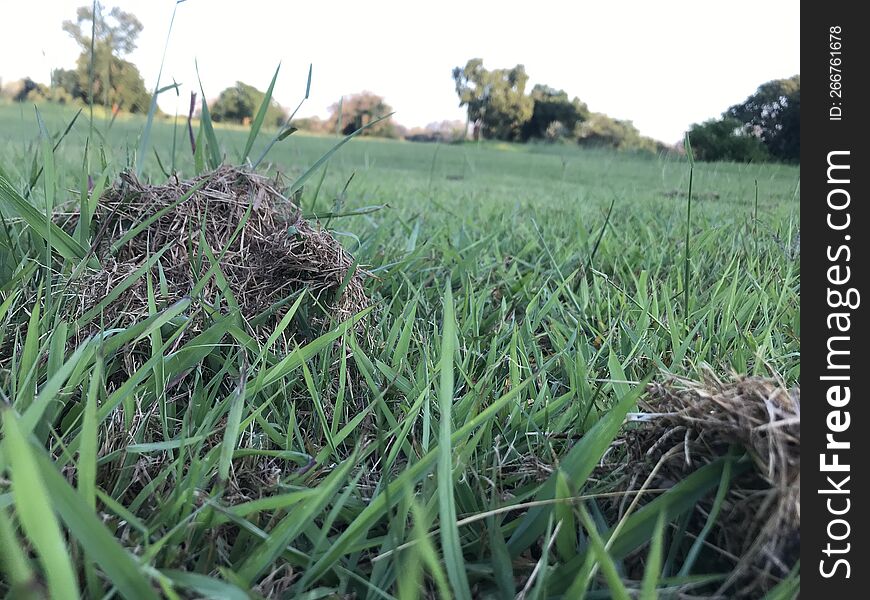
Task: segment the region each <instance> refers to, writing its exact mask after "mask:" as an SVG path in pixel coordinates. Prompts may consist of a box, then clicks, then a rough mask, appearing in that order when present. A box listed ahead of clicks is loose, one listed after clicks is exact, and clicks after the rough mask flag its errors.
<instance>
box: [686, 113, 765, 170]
mask: <svg viewBox="0 0 870 600" xmlns="http://www.w3.org/2000/svg"><path fill="white" fill-rule="evenodd" d="M689 139H691V141H692V152H693V153H694V155H695V158H697V159H698V160H705V161H717V160H730V161H734V162H760V161H765V160H767V159H768V158H769V157H770V155H769V154H768V152H767V148H766V147H765V145H764V143H763V142H762V141H761V140H760V139H759V138H758V137H757V136H755V135H752V134H751V133H748V132H747V131H746V129H745V128H744V125H743V123H742V122H740V121H738V120H737V119H735V118H733V117H725V118H724V119H711V120H709V121H705V122H704V123H701V124H695V125H692V128H691V129H690V130H689Z"/></svg>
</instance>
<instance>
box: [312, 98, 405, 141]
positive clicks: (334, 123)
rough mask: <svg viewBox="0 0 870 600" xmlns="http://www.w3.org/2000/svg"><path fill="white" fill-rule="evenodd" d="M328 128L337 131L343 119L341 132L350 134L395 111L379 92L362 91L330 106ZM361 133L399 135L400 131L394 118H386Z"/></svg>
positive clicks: (387, 135) (379, 135) (378, 135)
mask: <svg viewBox="0 0 870 600" xmlns="http://www.w3.org/2000/svg"><path fill="white" fill-rule="evenodd" d="M329 112H330V115H329V119H328V121H327V129H328V130H329V131H335V130H336V129H337V128H338V126H339V118H340V119H341V133H342V134H344V135H350V134H351V133H353V132H354V131H356V130H357V129H361V128H363V127H365V126H366V125H368V124H369V123H371V122H372V121H374V120H375V119H377V118H379V117H382V116H384V115H387V114H389V113H391V112H393V109H392V107H390V105H389V104H387V103H386V101H385V100H384V99H383V98H382V97H381V96H378V95H377V94H374V93H372V92H360V93H359V94H352V95H350V96H345V97H344V98H342V100H341V102H336V103H335V104H333V105H332V106H331V107H330V108H329ZM360 135H367V136H373V137H398V131H397V129H396V125H395V123H393V120H392V118H390V119H384V120H383V121H380V122H379V123H377V124H376V125H373V126H371V127H368V128H367V129H365V130H364V131H363V132H362V133H360Z"/></svg>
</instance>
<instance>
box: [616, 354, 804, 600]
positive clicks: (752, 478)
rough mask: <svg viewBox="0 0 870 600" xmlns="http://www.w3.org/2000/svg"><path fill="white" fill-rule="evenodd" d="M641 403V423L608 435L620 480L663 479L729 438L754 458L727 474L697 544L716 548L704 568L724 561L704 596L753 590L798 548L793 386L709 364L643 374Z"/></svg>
mask: <svg viewBox="0 0 870 600" xmlns="http://www.w3.org/2000/svg"><path fill="white" fill-rule="evenodd" d="M642 408H643V409H644V411H645V412H644V413H639V414H637V415H635V419H636V420H638V421H640V422H641V424H640V426H639V427H637V428H632V429H629V430H627V431H626V432H625V434H624V435H623V436H622V437H621V438H620V439H619V440H618V441H617V443H618V444H620V445H624V447H625V451H626V452H627V457H626V463H625V465H627V467H625V468H626V475H625V477H624V479H623V482H622V487H623V489H626V490H636V489H638V487H639V486H638V484H639V483H641V482H644V483H645V484H646V485H647V487H651V488H668V487H670V486H672V485H674V484H675V483H677V482H679V481H680V480H682V479H684V478H685V477H686V476H687V475H688V474H689V473H691V472H692V471H694V470H695V469H697V468H699V467H701V466H702V465H704V464H707V463H709V462H710V461H712V460H715V459H716V458H719V457H722V456H725V455H726V454H728V453H729V451H730V449H731V448H732V447H735V446H736V447H739V448H742V449H743V450H745V452H746V453H747V454H748V456H749V457H750V458H751V460H752V463H753V468H751V469H750V470H749V471H748V472H747V473H743V474H742V475H739V476H736V477H735V478H733V479H732V481H731V486H730V489H729V491H728V493H727V495H726V496H725V500H724V503H723V506H722V509H721V512H720V514H719V518H718V520H717V521H718V522H717V524H716V527H715V529H714V530H713V531H712V532H711V533H710V535H709V536H708V537H707V542H708V550H709V551H710V552H708V550H705V552H706V553H708V555H713V556H716V559H715V560H713V563H715V564H710V565H707V566H709V572H716V571H721V570H723V569H722V565H730V566H731V576H730V577H729V578H728V579H727V580H726V581H724V582H723V583H722V584H721V585H720V586H719V588H718V589H717V590H715V591H713V590H711V591H712V596H713V597H727V598H754V597H759V596H760V595H762V593H763V592H764V591H766V590H769V589H770V588H772V587H773V586H774V585H775V584H776V583H778V582H779V581H781V580H782V579H783V578H784V577H785V576H786V575H787V574H788V573H789V571H790V570H791V569H792V567H794V565H795V564H796V562H797V560H798V557H799V550H800V537H799V528H800V388H799V387H798V388H794V389H792V390H788V389H786V387H785V386H784V385H783V384H782V383H781V382H778V381H775V380H772V379H765V378H761V377H749V376H735V377H734V378H733V379H731V380H728V381H722V380H721V379H719V378H717V377H716V376H715V375H713V374H712V372H709V371H708V372H706V373H705V375H704V377H703V380H702V381H691V380H688V379H681V378H675V377H669V378H668V379H667V380H665V381H664V382H661V383H653V384H651V385H650V386H649V389H648V398H647V400H646V402H645V403H642ZM651 475H652V477H650V476H651ZM711 505H712V495H711V497H709V498H708V499H707V500H706V501H704V502H701V503H699V506H698V507H697V509H696V514H695V515H694V518H693V519H692V520H690V522H689V529H688V531H689V533H690V535H691V534H697V533H699V532H700V530H701V528H702V527H703V525H704V523H705V521H706V518H707V515H708V514H709V512H710V509H711ZM710 545H712V548H711V547H710ZM720 559H721V560H720ZM699 567H701V563H699V564H698V567H696V570H697V569H698V568H699ZM717 567H718V568H717Z"/></svg>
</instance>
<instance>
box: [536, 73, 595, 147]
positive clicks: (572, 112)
mask: <svg viewBox="0 0 870 600" xmlns="http://www.w3.org/2000/svg"><path fill="white" fill-rule="evenodd" d="M531 98H532V102H533V103H534V104H533V108H532V116H531V117H530V118H529V120H528V121H526V122H525V123H523V127H522V139H523V141H527V140H530V139H533V138H539V139H549V138H552V137H554V132H558V131H559V130H564V131H565V132H566V133H567V134H570V133H571V132H573V131H574V129H575V127H576V126H577V124H578V123H580V122H582V121H585V120H586V119H588V118H589V115H590V113H589V108H588V107H587V106H586V104H585V103H583V102H581V101H580V99H579V98H574V99H573V100H570V99H569V98H568V94H567V92H565V91H564V90H557V89H555V88H551V87H550V86H548V85H541V84H538V85H536V86H535V87H534V88H532V93H531Z"/></svg>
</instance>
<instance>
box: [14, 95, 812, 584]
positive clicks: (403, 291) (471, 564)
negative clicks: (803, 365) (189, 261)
mask: <svg viewBox="0 0 870 600" xmlns="http://www.w3.org/2000/svg"><path fill="white" fill-rule="evenodd" d="M40 112H41V114H42V115H43V118H44V121H45V127H46V129H47V132H48V134H49V136H52V135H53V136H54V138H53V139H51V141H49V140H48V139H47V138H46V139H43V140H40V127H39V124H38V122H37V118H36V113H35V111H34V110H33V107H32V106H29V105H11V104H0V175H2V176H3V177H5V179H6V180H7V181H8V182H9V184H10V186H11V189H12V190H13V192H14V193H17V194H18V195H20V196H22V197H25V196H27V197H28V199H29V201H30V202H31V203H32V205H33V206H35V207H40V208H43V207H45V206H46V202H47V201H50V202H51V204H52V205H54V206H59V205H62V204H63V203H65V202H69V203H70V204H69V205H67V206H66V207H64V210H72V209H76V207H77V206H78V203H79V197H80V193H79V190H80V189H81V188H82V185H83V181H84V180H86V177H85V173H84V172H83V167H82V165H83V160H84V156H85V145H86V140H87V139H88V136H89V131H90V123H89V120H88V114H87V112H88V111H87V109H85V110H84V111H83V113H82V114H81V115H80V116H79V118H78V120H77V121H76V122H75V124H74V126H73V128H72V129H71V130H70V132H69V134H68V135H66V136H65V137H63V139H62V140H60V145H59V146H58V148H57V150H56V151H55V152H54V157H53V159H52V160H46V152H45V148H47V147H50V146H51V145H52V144H53V143H54V142H57V141H58V140H59V139H60V134H62V133H63V131H64V129H65V128H66V126H67V124H68V123H69V122H70V120H71V119H72V118H73V115H74V114H75V113H74V111H73V110H71V109H68V108H59V107H54V106H48V105H46V106H40ZM143 126H144V119H140V118H136V117H127V116H123V117H119V118H118V119H117V120H116V121H115V122H114V123H112V124H111V125H109V123H107V122H106V121H105V120H101V119H97V120H95V122H94V125H93V135H92V136H91V137H90V141H89V142H88V157H89V159H88V160H89V164H90V168H89V169H88V173H89V174H91V175H92V176H93V179H95V180H97V181H99V179H100V174H102V173H105V174H107V175H108V178H107V181H108V182H111V181H113V180H115V178H116V176H117V174H118V173H119V172H120V171H121V170H122V169H124V168H125V167H127V166H128V165H130V164H133V162H134V161H135V154H136V152H137V149H138V147H139V135H140V132H141V131H142V130H143ZM216 134H217V137H218V139H219V141H220V147H221V154H222V156H223V157H224V158H225V160H226V161H227V162H230V163H235V164H238V163H239V160H240V157H241V154H242V148H243V147H244V145H245V141H246V138H247V135H248V134H247V131H246V130H242V129H238V128H217V129H216ZM271 135H272V134H271V133H269V132H263V133H261V135H260V139H259V140H258V142H257V143H256V144H255V146H254V148H253V151H252V152H251V153H250V154H251V156H253V157H257V156H259V155H260V153H261V151H262V149H263V148H264V147H265V144H266V141H267V140H268V139H269V138H270V137H271ZM339 139H340V138H338V137H314V136H309V135H303V134H301V133H296V134H294V135H291V136H290V137H288V138H286V139H284V140H283V141H280V142H278V143H277V145H276V146H275V147H274V148H273V149H272V151H271V152H270V153H269V154H268V156H267V159H266V160H265V161H264V162H263V163H262V164H261V165H260V170H262V171H263V172H268V173H269V174H274V173H276V172H277V173H279V174H280V175H281V177H282V181H286V182H287V183H288V184H289V183H290V182H292V181H293V180H294V179H296V178H297V177H299V176H300V175H301V174H302V173H304V172H305V171H306V170H307V169H308V167H310V166H311V165H312V164H314V163H315V161H317V160H318V158H319V157H321V156H322V155H324V154H325V153H326V152H327V151H328V150H329V149H330V148H331V147H332V146H334V145H335V144H336V143H337V142H338V141H339ZM155 150H156V154H155V152H154V151H155ZM101 155H102V157H101ZM158 156H159V160H158ZM103 161H105V163H106V165H107V166H106V167H105V169H104V168H103V167H102V162H103ZM173 165H174V167H175V170H177V171H178V173H179V174H180V176H181V178H188V177H191V176H192V175H193V174H194V169H195V162H194V157H193V156H192V153H191V148H190V142H189V140H188V138H187V131H186V126H185V124H184V122H183V121H182V120H181V119H179V121H178V124H177V127H176V126H175V125H174V124H173V121H172V119H166V120H164V119H159V120H158V121H156V122H155V124H154V127H153V129H152V130H151V150H149V152H148V156H147V160H146V161H145V164H144V175H143V180H148V181H151V182H153V183H162V182H163V181H164V180H166V176H165V175H164V173H163V172H162V171H164V170H165V171H171V170H173ZM40 168H43V172H42V175H40V177H39V179H38V180H37V181H36V184H35V185H34V186H33V189H32V191H31V192H29V193H28V191H27V190H28V182H29V181H31V180H32V179H34V176H35V174H36V173H37V172H38V170H39V169H40ZM322 175H323V176H322ZM689 179H690V164H689V162H688V161H687V160H686V158H685V157H680V156H676V155H670V156H659V157H656V156H652V155H632V154H625V153H616V152H612V151H607V150H590V149H585V150H584V149H579V148H576V147H574V146H572V145H561V144H553V145H544V144H542V145H527V146H519V145H496V144H491V143H481V144H476V143H465V144H460V145H434V144H415V143H410V142H403V141H391V140H378V139H367V138H364V137H357V138H355V139H353V140H351V141H350V142H349V143H347V144H346V145H344V146H343V147H341V148H340V149H339V150H338V152H337V153H335V154H334V155H333V156H332V157H331V159H330V160H329V162H328V163H327V167H326V170H325V172H324V171H323V170H318V171H316V172H315V173H314V174H313V176H312V177H311V178H309V179H308V180H307V181H306V183H305V185H304V187H303V189H302V190H301V193H300V195H299V196H298V197H297V200H298V202H299V203H300V205H301V207H302V209H303V212H304V214H305V215H306V217H307V218H309V219H310V220H312V221H317V220H319V221H320V222H321V224H322V225H323V226H324V227H325V228H327V229H329V230H330V231H331V232H332V233H333V235H335V236H336V237H337V238H338V239H339V240H341V241H342V243H343V245H344V247H345V248H346V249H347V250H348V251H349V252H350V253H351V254H352V255H353V256H354V257H355V259H357V260H358V262H359V264H360V265H361V266H362V267H363V268H364V269H365V270H367V271H368V273H369V274H370V276H368V277H367V278H366V280H365V290H366V292H367V294H368V295H369V297H370V298H371V305H372V308H371V309H370V312H369V313H367V314H366V315H364V316H362V317H361V320H360V321H359V323H360V325H358V326H348V325H347V324H345V325H342V324H339V323H332V324H329V325H328V326H326V329H325V330H324V331H318V330H317V327H314V326H312V325H311V323H312V322H313V320H316V318H317V317H316V315H317V311H318V308H317V306H316V303H312V302H310V301H309V300H310V298H309V297H307V296H305V295H303V296H302V300H301V301H300V305H299V308H298V310H297V312H296V314H295V316H294V317H293V318H290V319H288V320H287V322H286V323H282V327H283V329H282V330H276V331H275V334H276V335H274V336H273V337H272V338H270V339H269V342H270V343H271V346H270V347H262V344H261V342H262V340H259V341H258V339H257V338H256V337H254V338H251V337H250V336H248V335H247V334H248V333H249V332H248V331H246V330H245V327H244V324H242V325H241V326H239V325H237V321H236V320H235V318H234V316H233V315H232V314H229V315H227V314H220V313H213V314H210V315H209V317H208V328H206V329H205V331H204V332H203V333H201V334H200V336H199V337H192V336H191V337H186V338H185V337H182V338H177V339H179V340H182V343H180V344H179V345H177V346H173V345H172V344H170V343H169V341H171V340H172V339H173V337H172V336H173V333H174V332H173V331H172V327H176V328H177V327H178V325H176V324H175V323H176V321H171V320H170V321H161V314H163V311H164V309H165V310H166V311H169V310H174V309H173V308H172V307H166V306H161V305H160V303H159V294H157V295H156V296H155V298H156V299H155V306H154V311H153V314H152V316H151V317H149V319H148V320H146V321H145V323H144V324H143V325H141V326H139V327H138V328H137V327H136V326H132V327H128V328H126V329H121V330H118V329H114V330H111V331H110V332H109V333H110V334H111V335H109V336H108V337H106V338H105V339H104V340H101V339H99V338H101V337H102V336H99V335H98V336H96V337H93V338H89V339H88V340H84V341H83V340H80V339H79V337H80V336H77V335H74V333H75V329H76V327H75V325H76V324H75V323H74V321H75V318H74V315H71V314H70V313H69V312H67V309H66V306H67V302H66V300H65V296H64V289H65V288H64V285H63V283H64V281H65V279H66V278H69V277H70V275H71V273H73V271H75V270H76V269H77V268H78V264H79V263H78V262H76V261H75V260H67V259H64V258H63V257H62V256H59V255H58V254H57V253H55V255H54V257H53V259H52V269H51V270H49V269H47V268H46V264H45V263H46V256H47V251H46V242H45V241H44V240H43V238H42V237H40V236H39V235H37V234H36V233H35V230H34V226H33V225H32V224H31V225H30V226H29V227H28V225H27V224H26V223H25V222H24V221H23V220H22V219H21V218H19V217H18V216H17V214H13V211H12V210H11V209H10V207H9V206H8V205H6V204H5V202H6V201H5V200H3V202H4V204H0V214H2V215H3V217H4V225H3V226H4V231H3V232H0V253H2V256H0V393H2V398H0V400H2V402H3V403H4V405H5V408H4V410H3V422H4V441H3V444H2V446H0V447H2V450H0V469H2V470H3V471H5V472H6V476H4V477H3V478H2V479H0V548H2V554H3V555H4V559H5V560H4V561H3V563H2V565H3V568H4V571H3V572H4V574H5V579H2V580H0V592H3V593H6V594H9V593H10V590H12V591H13V596H15V597H25V594H31V596H32V597H40V595H41V594H42V593H43V591H42V590H44V589H47V590H48V591H49V594H50V596H51V597H52V598H55V597H57V598H61V597H77V596H76V594H77V592H75V593H74V592H72V591H71V590H73V588H76V589H81V590H82V593H83V594H85V595H86V596H88V597H96V598H99V597H103V596H104V595H105V594H107V593H111V592H114V593H116V594H120V595H121V596H123V597H127V598H148V597H155V595H156V594H158V593H159V594H162V595H164V596H166V597H181V598H183V597H210V598H245V597H248V595H247V594H252V595H254V596H255V597H256V595H257V594H259V595H264V596H269V597H288V598H312V599H313V598H329V597H349V596H355V597H358V598H362V597H366V598H392V597H400V598H413V597H418V595H424V594H425V595H426V596H431V597H443V598H453V597H455V598H462V597H493V598H496V597H513V596H514V595H515V594H517V593H523V594H524V597H526V598H550V597H565V598H571V597H578V596H577V594H582V593H584V592H585V593H588V597H590V598H592V597H596V598H597V597H600V598H605V597H613V598H627V597H633V596H634V595H635V594H637V593H640V592H641V591H642V593H643V594H644V595H643V597H644V598H652V597H655V593H656V590H658V591H660V592H663V591H667V590H670V591H674V590H678V589H682V590H686V591H692V590H703V589H708V588H709V586H713V589H715V586H716V585H717V584H718V583H719V582H721V581H722V579H723V573H724V574H727V573H728V572H729V569H731V568H733V566H734V557H730V558H729V557H728V556H727V555H724V554H722V553H719V552H717V551H716V549H715V547H714V544H712V543H710V544H707V545H706V546H704V544H703V543H699V544H698V545H697V549H695V550H692V548H694V547H695V546H696V545H695V544H694V540H693V539H691V536H688V535H682V533H683V532H685V528H686V526H687V525H686V524H687V523H688V522H689V521H690V519H689V518H688V517H685V518H684V515H689V514H691V513H692V511H693V510H694V506H695V504H696V503H697V502H699V501H700V500H701V499H703V498H711V497H713V496H714V495H715V494H716V491H717V486H718V485H719V484H720V481H724V480H725V479H726V478H725V476H724V475H722V473H723V472H725V471H728V470H729V469H730V466H728V465H730V464H731V463H732V462H733V463H734V464H737V463H738V462H739V459H738V458H728V457H726V458H723V459H722V460H721V461H713V462H711V463H710V464H709V465H708V466H707V467H705V468H706V469H707V470H706V471H704V472H702V471H703V469H701V470H699V471H698V473H701V476H698V477H694V476H693V477H691V478H687V479H686V480H685V481H683V482H680V483H677V482H675V484H674V486H673V487H671V488H670V489H669V490H666V491H665V490H661V491H659V492H657V493H655V494H652V493H651V494H649V497H648V498H643V499H642V501H640V502H639V503H638V505H637V506H636V507H635V506H633V510H630V511H628V512H623V513H617V511H616V510H615V509H614V507H613V503H612V498H611V497H610V496H611V495H610V494H609V493H610V492H613V491H614V490H616V489H617V488H615V487H614V486H615V485H616V484H615V476H614V478H611V477H609V476H608V474H607V473H602V472H601V469H596V465H598V463H599V460H600V459H601V457H602V455H604V453H605V451H607V450H608V448H609V446H610V444H611V441H612V440H613V439H614V438H615V437H616V436H617V434H618V432H619V428H620V425H621V424H622V422H623V419H624V417H625V415H626V413H627V412H631V411H633V410H636V406H637V404H636V401H637V398H638V396H640V395H641V394H642V392H643V390H644V382H645V381H647V380H648V378H650V377H652V378H653V379H655V380H659V381H661V380H663V379H664V378H665V376H666V374H667V373H671V374H674V375H678V376H685V377H690V378H698V377H700V374H701V372H702V371H703V370H704V369H706V368H707V367H709V368H710V369H711V370H712V371H713V372H714V373H717V374H719V375H720V376H722V377H727V376H730V375H731V374H732V373H740V374H752V375H763V376H768V377H776V378H781V379H782V380H783V381H784V382H785V383H786V384H789V385H790V384H794V383H796V382H797V381H798V378H799V376H800V323H799V316H800V315H799V313H800V308H799V307H800V261H799V258H800V235H799V231H800V222H799V201H800V195H799V172H798V169H797V167H795V166H786V165H776V164H758V165H755V164H750V165H745V164H732V163H713V164H707V163H696V164H695V165H694V168H693V171H692V186H691V189H692V198H691V215H690V219H691V220H690V224H689V229H688V232H687V217H688V208H689V201H688V200H689V198H688V194H687V192H688V189H689ZM10 193H12V192H10ZM47 195H48V196H47ZM687 233H688V235H687ZM687 241H688V244H689V247H688V249H687V247H686V244H687ZM213 250H214V251H215V252H217V251H218V250H219V249H213ZM687 250H688V252H687ZM687 254H688V259H689V265H688V270H686V262H685V261H686V257H687ZM686 283H688V286H686ZM154 285H155V286H156V285H157V284H156V283H155V284H154ZM46 290H50V292H47V291H46ZM293 300H294V301H295V300H296V297H294V298H293ZM196 301H197V298H195V297H194V298H192V302H191V304H190V305H189V306H185V307H182V308H184V309H185V310H186V311H201V309H200V308H197V302H196ZM161 325H162V327H161ZM106 327H107V326H105V327H104V329H105V328H106ZM167 327H169V329H168V330H167ZM82 337H83V336H82ZM134 338H135V340H138V341H137V348H140V349H141V348H145V349H146V356H144V357H141V360H138V361H132V362H133V363H134V365H135V367H134V368H130V366H129V365H130V362H131V361H126V362H125V357H128V356H129V354H125V348H127V347H128V346H129V345H130V344H132V342H133V341H134ZM71 340H73V341H77V342H80V345H78V346H76V344H75V343H72V342H71ZM179 382H180V383H179ZM612 452H616V453H618V452H620V450H619V448H616V449H614V450H612ZM729 472H730V471H729ZM10 480H11V482H12V484H11V485H10ZM653 498H655V500H654V501H653ZM660 514H661V515H666V516H665V517H662V523H665V522H668V523H670V524H671V525H670V526H669V527H665V528H663V527H661V526H659V525H658V518H659V515H660ZM650 542H652V543H651V544H650ZM702 542H703V540H702ZM64 545H65V546H66V548H68V549H69V550H68V551H67V550H65V549H64ZM702 546H703V548H702ZM698 549H700V552H701V557H700V558H697V560H696V557H695V553H697V552H698ZM638 556H640V557H641V558H638ZM7 557H8V558H7ZM638 565H645V566H646V567H649V568H646V567H644V568H640V570H638ZM650 565H652V566H650ZM789 566H790V565H789ZM638 573H642V574H643V577H642V578H641V577H640V576H639V575H638ZM34 582H38V583H34ZM787 583H788V581H787ZM43 586H45V587H43ZM704 586H707V587H706V588H705V587H704ZM778 589H780V591H781V590H782V589H783V588H778ZM158 591H159V592H158ZM16 594H18V595H16ZM64 594H66V595H64ZM783 597H785V596H783Z"/></svg>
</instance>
